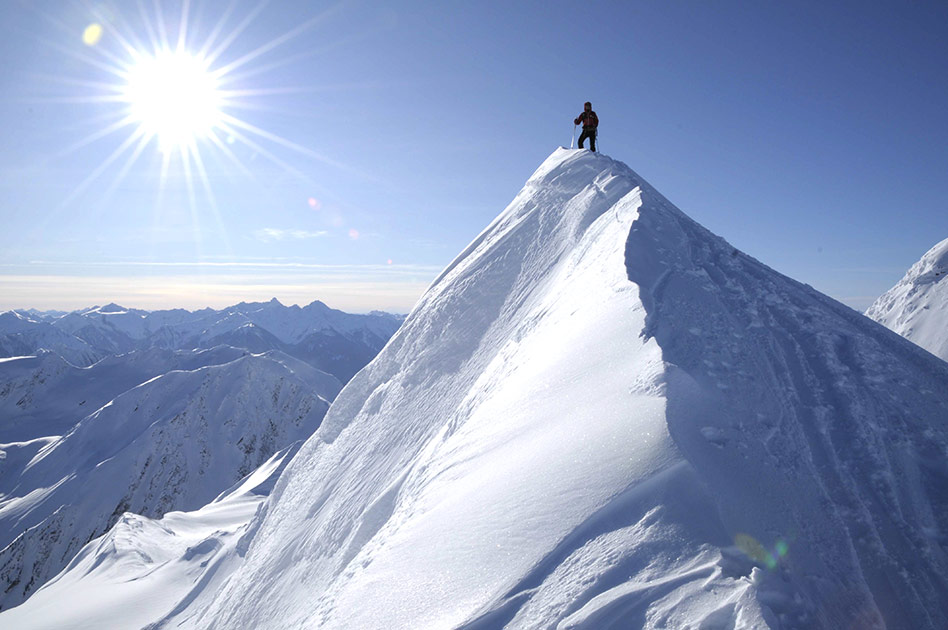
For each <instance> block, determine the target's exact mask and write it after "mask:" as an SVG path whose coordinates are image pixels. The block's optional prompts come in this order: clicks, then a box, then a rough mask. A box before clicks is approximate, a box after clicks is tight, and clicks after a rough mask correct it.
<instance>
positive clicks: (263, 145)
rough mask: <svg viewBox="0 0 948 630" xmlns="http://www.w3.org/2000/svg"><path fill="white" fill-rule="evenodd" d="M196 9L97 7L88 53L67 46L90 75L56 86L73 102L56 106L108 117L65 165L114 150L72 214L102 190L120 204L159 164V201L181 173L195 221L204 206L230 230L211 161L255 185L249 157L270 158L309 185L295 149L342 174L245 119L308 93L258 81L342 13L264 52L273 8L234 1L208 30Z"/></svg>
mask: <svg viewBox="0 0 948 630" xmlns="http://www.w3.org/2000/svg"><path fill="white" fill-rule="evenodd" d="M192 4H193V3H192V2H190V0H184V1H183V2H180V3H175V5H176V6H177V8H176V9H175V10H174V11H175V13H174V15H172V14H171V13H169V11H168V10H167V7H166V3H162V2H160V1H159V0H154V1H153V2H151V3H148V4H146V2H145V1H144V0H138V1H137V2H136V3H132V2H128V3H122V4H121V5H118V4H116V5H113V6H112V7H111V8H110V9H103V8H102V6H103V5H99V6H98V7H97V8H89V7H87V8H86V9H85V10H87V11H88V14H89V22H88V24H87V25H85V26H84V28H83V29H80V31H79V33H78V36H79V37H78V39H79V40H80V41H81V44H80V46H79V49H76V48H75V47H68V46H66V47H64V46H62V45H58V46H57V48H59V49H60V50H63V52H66V53H67V54H69V55H70V56H71V57H72V58H73V59H74V60H76V61H78V62H79V63H80V67H82V68H85V70H86V74H87V76H86V77H75V76H72V77H70V76H61V77H55V78H56V79H57V82H58V83H60V84H61V85H64V86H67V87H68V88H69V91H70V93H68V94H62V95H61V96H60V97H59V98H57V99H54V100H57V101H61V102H64V103H79V104H85V105H93V104H94V105H95V107H96V108H97V109H100V110H102V111H99V112H98V114H97V115H96V117H95V126H94V128H93V129H92V130H91V131H90V132H88V133H87V134H86V135H85V137H83V138H81V139H79V140H77V141H74V142H72V143H71V144H70V145H69V146H68V147H65V148H64V150H63V152H62V154H61V155H66V154H73V153H76V152H79V151H82V150H84V149H86V148H87V147H89V146H90V145H94V144H95V145H100V146H108V144H107V143H109V142H111V143H112V145H111V148H110V152H108V153H107V154H106V155H105V157H104V158H102V159H101V160H100V161H99V162H98V163H93V164H90V167H89V171H88V174H87V176H86V177H85V179H84V180H82V181H81V182H80V183H79V184H78V185H77V186H76V187H75V188H74V189H73V190H72V192H71V193H70V194H69V195H68V196H67V197H66V198H65V199H64V201H63V203H62V205H61V207H63V208H65V207H67V206H70V205H71V204H73V203H74V202H76V201H77V200H78V199H79V198H80V197H82V196H83V195H84V194H85V193H87V192H89V190H90V189H93V190H94V191H95V192H96V194H97V195H102V194H105V195H107V194H110V193H111V192H112V191H114V190H115V189H117V188H118V187H119V186H120V185H121V184H122V181H123V180H124V179H125V178H126V177H127V176H128V175H129V174H130V173H131V172H132V171H133V169H135V168H136V167H137V166H138V165H140V163H142V162H143V161H144V160H145V159H146V158H148V157H149V156H150V164H151V165H153V166H154V168H151V171H153V172H154V174H155V176H156V178H157V190H156V196H155V199H156V200H160V199H161V198H162V196H163V193H164V190H165V188H166V187H167V186H168V185H169V178H170V176H171V173H176V174H178V175H179V176H180V178H183V180H184V183H185V185H186V187H187V191H188V198H189V200H190V203H191V212H192V214H194V215H195V217H196V215H197V213H198V205H199V201H198V200H199V199H201V202H200V205H201V206H202V209H203V208H204V207H206V208H208V209H209V210H210V211H211V213H212V214H213V215H214V220H215V221H216V222H217V223H218V224H220V223H221V218H220V216H219V211H218V209H217V207H216V202H215V200H214V199H215V196H214V193H213V190H212V189H211V185H210V178H209V177H208V168H209V167H208V164H209V163H210V162H211V161H213V163H214V164H221V165H224V166H223V167H222V168H223V170H226V171H228V172H231V173H232V174H233V176H234V177H237V178H251V179H254V173H253V171H252V170H251V169H249V168H248V165H247V164H246V162H247V155H251V156H259V157H261V158H262V159H264V160H266V161H268V162H270V163H271V164H273V165H275V166H276V167H278V168H279V169H280V170H282V171H283V172H286V173H288V174H292V175H294V176H297V177H306V176H305V174H304V173H302V172H300V171H299V169H297V168H295V167H293V166H291V161H292V160H290V159H289V158H288V156H286V151H290V152H292V153H293V154H295V155H297V156H305V157H307V158H311V159H315V160H318V161H321V162H323V163H324V164H329V165H332V166H335V167H340V166H341V165H340V164H338V163H337V162H334V161H333V160H330V159H328V158H326V157H325V156H323V155H320V154H319V153H317V152H315V151H313V150H312V149H310V148H307V147H305V146H302V145H301V144H299V143H297V142H293V141H291V140H289V139H287V138H284V137H282V136H280V135H278V134H276V133H274V132H272V131H268V130H266V129H264V128H262V127H261V126H260V125H259V124H255V121H253V119H252V118H247V117H246V116H245V115H244V114H245V113H246V112H248V111H260V110H266V109H267V104H266V102H265V99H266V98H267V97H268V96H270V95H273V94H274V93H292V92H294V91H299V90H301V89H304V88H301V87H300V86H272V85H252V84H248V81H252V80H253V79H254V78H257V79H259V78H261V76H263V75H265V72H266V69H267V68H271V67H278V66H280V65H282V64H284V63H289V61H292V60H293V59H298V58H299V57H300V56H301V54H300V53H299V52H298V51H297V52H293V53H292V54H286V55H284V57H286V59H283V58H274V57H273V53H274V51H275V50H277V49H278V48H280V47H281V46H285V45H286V44H287V43H288V42H290V41H291V40H294V39H296V38H298V37H299V36H300V35H302V34H303V33H305V32H307V31H308V30H310V29H312V28H314V27H315V26H316V25H317V24H318V23H319V22H320V21H322V20H324V19H325V18H326V17H327V16H328V15H329V14H330V13H332V11H333V9H330V10H327V11H324V12H323V13H321V14H319V15H317V16H315V17H312V18H310V19H308V20H306V21H303V22H302V23H299V24H297V25H296V26H294V27H293V28H291V29H289V30H288V31H286V32H281V33H279V34H277V36H275V37H273V38H272V39H268V40H266V41H263V42H262V43H259V45H256V46H255V47H253V46H248V45H247V42H248V40H249V39H251V38H250V37H249V36H248V34H247V31H248V28H249V27H250V25H251V24H252V23H253V22H254V20H256V19H258V18H259V16H260V13H261V12H262V11H263V10H264V8H265V7H266V6H267V2H265V1H264V2H260V3H258V4H256V5H255V6H253V7H252V8H250V9H249V10H248V9H246V8H245V7H246V5H245V4H240V3H238V2H237V1H236V0H234V1H231V2H230V3H229V4H228V5H227V7H226V8H225V9H224V10H223V11H221V12H220V13H218V14H217V17H216V19H215V21H214V22H213V23H207V24H199V20H198V19H197V17H196V16H198V15H200V13H201V12H200V11H198V10H195V6H192ZM222 4H223V3H222ZM207 7H211V5H207ZM207 7H205V8H207ZM213 8H215V9H216V8H218V5H217V4H214V5H213ZM51 19H54V20H55V21H59V20H58V19H55V18H51ZM61 26H63V27H64V28H65V25H62V24H61ZM72 32H73V33H74V36H75V31H74V30H73V31H72ZM74 41H75V40H74ZM304 55H305V53H304ZM288 60H289V61H288ZM74 65H75V64H74ZM256 66H261V67H260V68H257V67H256ZM93 76H94V78H93ZM240 148H243V149H244V150H245V151H243V152H241V151H239V150H238V149H240ZM146 168H150V167H147V166H146ZM153 179H154V178H153Z"/></svg>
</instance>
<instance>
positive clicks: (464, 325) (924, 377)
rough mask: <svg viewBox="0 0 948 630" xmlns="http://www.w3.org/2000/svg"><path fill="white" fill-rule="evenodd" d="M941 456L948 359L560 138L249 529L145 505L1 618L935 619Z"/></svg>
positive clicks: (664, 623) (447, 623)
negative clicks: (137, 597) (191, 520)
mask: <svg viewBox="0 0 948 630" xmlns="http://www.w3.org/2000/svg"><path fill="white" fill-rule="evenodd" d="M946 455H948V363H946V362H944V361H941V360H939V359H937V358H935V357H933V356H931V355H930V354H929V353H927V352H925V351H923V350H921V349H920V348H918V347H916V346H915V345H913V344H912V343H910V342H908V341H906V340H905V339H902V338H900V337H898V336H896V335H893V334H891V333H890V332H889V331H887V330H886V329H885V328H883V327H882V326H880V325H879V324H877V323H875V322H873V321H871V320H869V319H868V318H866V317H863V316H862V315H860V314H858V313H856V312H854V311H852V310H851V309H849V308H847V307H845V306H843V305H841V304H839V303H837V302H835V301H833V300H832V299H830V298H828V297H826V296H824V295H822V294H820V293H818V292H816V291H815V290H813V289H812V288H810V287H808V286H805V285H802V284H800V283H797V282H795V281H793V280H790V279H788V278H786V277H784V276H782V275H780V274H778V273H776V272H775V271H773V270H771V269H769V268H768V267H766V266H764V265H763V264H761V263H759V262H757V261H756V260H754V259H752V258H750V257H748V256H746V255H745V254H742V253H741V252H739V251H737V250H735V249H734V248H733V247H731V246H730V245H729V244H728V243H726V242H725V241H724V240H722V239H720V238H719V237H716V236H714V235H713V234H711V233H709V232H708V231H707V230H705V229H704V228H702V227H701V226H699V225H698V224H696V223H695V222H693V221H692V220H691V219H689V218H688V217H687V216H685V215H684V214H683V213H682V212H681V211H679V210H678V209H677V208H675V207H674V206H673V205H672V204H671V203H669V202H668V201H667V200H666V199H665V198H664V197H662V196H661V195H660V194H659V193H658V192H657V191H655V190H654V189H653V188H651V187H650V186H649V185H648V184H647V183H646V182H644V181H643V180H642V179H641V178H640V177H639V176H638V175H637V174H635V173H634V172H633V171H632V170H630V169H629V168H628V167H627V166H625V165H624V164H622V163H620V162H617V161H614V160H612V159H610V158H608V157H606V156H602V155H598V154H593V153H590V152H588V151H579V150H576V151H573V150H567V149H559V150H557V151H555V152H554V153H553V154H552V155H551V156H550V157H549V158H548V159H547V160H546V161H545V162H544V163H543V164H542V165H541V166H540V168H539V169H538V170H537V171H536V173H534V175H533V176H532V177H531V178H530V180H529V181H528V182H527V184H526V186H525V187H524V189H523V190H522V191H521V192H520V193H519V194H518V195H517V197H516V198H515V199H514V200H513V202H512V203H511V204H510V205H509V206H508V207H507V209H506V210H504V211H503V213H501V214H500V216H499V217H498V218H497V219H496V220H495V221H494V222H493V223H492V224H491V225H490V226H489V227H488V228H487V229H486V230H485V231H484V232H483V233H482V234H481V235H480V236H478V237H477V238H476V239H475V240H474V242H472V243H471V245H470V246H469V247H468V248H467V249H466V250H465V251H464V252H462V253H461V254H460V255H459V256H458V258H457V259H456V260H455V261H454V262H453V263H452V264H451V265H449V266H448V268H447V269H446V270H445V271H444V272H443V273H442V275H441V276H440V277H439V278H438V279H437V280H436V281H435V282H434V284H433V285H432V286H431V287H430V289H429V290H428V291H427V293H426V294H425V295H424V296H423V297H422V298H421V300H420V301H419V303H418V305H417V306H416V308H415V309H414V310H413V312H412V313H411V314H410V315H409V317H408V319H407V320H406V321H405V323H404V325H403V326H402V328H401V329H400V330H399V331H398V333H396V334H395V336H394V337H393V338H392V340H391V341H390V342H389V344H388V345H387V346H386V347H385V349H384V350H383V351H382V352H381V353H380V354H379V355H378V357H377V358H376V359H375V360H374V361H373V362H372V363H370V364H369V365H368V366H367V367H366V368H365V369H363V370H362V371H361V372H359V373H358V374H357V375H356V376H355V377H354V378H353V379H352V380H351V381H350V382H349V383H348V385H346V387H345V388H344V389H343V390H342V392H341V393H340V394H339V396H338V397H337V398H336V399H335V401H334V402H333V404H332V406H331V407H330V409H329V411H328V413H327V414H326V416H325V418H324V420H323V422H322V424H321V425H320V427H319V429H318V430H317V431H316V433H315V434H314V435H313V436H312V437H311V438H310V439H309V440H308V441H307V442H306V443H305V444H303V445H302V447H301V448H300V450H299V452H298V453H296V455H295V456H294V457H293V459H292V461H290V462H289V464H287V466H286V469H285V470H284V471H283V473H282V475H280V477H279V479H278V480H277V482H276V485H275V487H274V489H273V491H272V493H271V494H270V496H269V497H268V498H267V499H265V500H262V501H261V502H260V504H259V508H258V509H257V511H256V514H255V516H253V517H252V518H250V519H249V522H247V521H242V520H241V518H235V519H234V520H233V521H231V522H230V524H229V525H227V526H226V527H224V528H223V529H222V531H225V532H236V531H238V530H239V531H240V534H239V536H240V542H239V543H234V542H219V543H208V544H206V545H205V543H198V544H197V546H196V547H194V546H191V542H188V543H187V545H189V546H188V547H184V546H182V545H181V544H177V545H175V544H174V543H172V542H171V541H172V540H173V539H174V537H173V536H172V535H169V534H167V533H161V532H172V534H173V533H174V532H176V531H177V528H184V527H189V526H186V525H184V524H183V521H182V519H181V517H179V516H177V515H166V516H165V518H164V519H163V520H161V521H157V522H155V521H147V522H146V521H144V520H143V519H137V518H136V517H132V516H127V517H123V521H121V522H122V523H124V525H122V526H121V529H118V528H116V529H113V531H112V532H111V533H109V534H107V535H106V537H104V538H100V539H98V540H94V541H92V542H91V543H89V545H87V546H86V547H85V548H84V549H83V551H82V552H81V553H80V555H79V556H78V558H77V560H76V561H75V562H73V563H72V564H71V565H70V566H69V567H67V568H66V570H65V571H64V572H63V573H61V574H60V575H59V576H57V577H56V578H55V579H54V580H52V581H50V582H49V583H48V584H47V585H46V586H45V587H44V588H43V589H41V590H40V591H39V592H38V593H37V594H36V595H35V596H34V597H33V598H31V599H30V600H28V601H27V602H26V603H25V604H23V605H22V606H19V607H17V608H14V609H12V610H10V611H7V612H4V613H0V626H4V627H6V626H9V627H17V628H93V627H102V626H101V620H102V619H103V616H102V614H103V613H102V611H103V610H108V611H109V619H110V624H111V627H115V628H138V627H143V626H145V625H146V623H153V624H155V625H154V626H149V627H155V628H158V627H160V628H202V629H203V628H218V629H234V628H255V629H256V628H302V627H306V628H322V629H344V628H345V629H351V628H359V629H383V628H384V629H386V630H396V629H405V630H409V629H410V630H425V629H431V630H436V629H437V630H442V629H456V630H494V629H500V628H509V629H524V630H526V629H530V630H535V629H541V628H543V629H557V630H566V629H572V630H610V629H616V630H618V629H620V628H622V629H626V628H675V629H694V630H697V629H702V630H718V629H721V630H723V629H725V628H734V629H764V628H771V629H778V628H779V629H781V630H783V629H788V628H790V629H804V628H806V629H812V628H816V629H825V630H837V629H840V628H846V629H849V628H860V629H873V628H880V629H881V628H889V629H906V630H909V629H911V630H941V629H943V628H946V627H948V608H946V605H945V603H946V602H948V556H946V546H948V458H946ZM212 507H213V504H212V506H209V508H208V509H211V508H212ZM244 517H246V513H244ZM175 519H177V520H175ZM134 523H140V526H138V527H133V526H132V524H134ZM242 523H243V524H242ZM137 530H141V534H139V533H137ZM116 532H119V533H120V534H121V537H122V539H123V540H124V542H123V544H122V545H117V544H113V545H112V546H111V547H109V546H108V545H107V544H106V543H107V541H109V540H110V538H109V537H110V536H111V537H115V536H118V535H119V534H118V533H116ZM182 535H183V534H182ZM203 535H204V532H203V531H202V533H201V534H200V536H203ZM235 535H237V534H222V535H221V538H222V539H223V538H227V536H231V537H233V536H235ZM200 536H195V537H192V538H187V540H189V541H190V540H197V538H200ZM182 540H184V538H183V539H182ZM227 540H228V541H232V538H228V539H227ZM149 544H155V545H157V547H158V548H157V549H155V551H154V552H153V553H152V552H148V553H147V555H148V556H149V557H150V558H152V561H155V562H158V563H167V564H162V566H168V567H169V569H168V570H167V572H166V573H165V575H171V574H172V572H173V574H174V576H175V577H174V579H167V580H164V579H163V578H161V577H156V579H155V580H153V581H150V582H147V583H148V584H149V585H150V586H152V587H153V588H151V589H150V590H149V591H148V595H147V597H148V598H150V599H149V600H148V601H146V602H145V604H143V605H144V606H145V607H147V608H148V612H146V613H142V612H141V611H138V610H135V609H134V607H133V606H127V607H126V606H119V605H117V604H116V602H126V601H129V599H128V598H129V595H128V593H129V592H131V589H134V588H135V586H134V584H133V583H134V582H135V580H136V579H138V578H139V577H140V576H141V575H142V571H143V569H142V567H143V566H145V565H147V564H148V561H136V560H135V557H136V556H135V554H139V556H140V554H141V553H142V551H141V550H142V549H146V548H147V545H149ZM212 547H213V549H214V550H215V552H214V557H213V559H212V560H211V563H212V564H213V565H214V566H215V567H217V569H215V571H214V572H213V576H212V577H208V571H205V570H204V566H205V565H202V564H201V563H202V562H205V561H206V560H207V559H206V558H204V557H203V555H202V554H203V552H204V551H205V550H210V549H211V548H212ZM195 549H197V552H196V551H195ZM94 558H103V559H104V558H107V559H108V562H107V563H106V564H103V565H102V566H104V567H106V568H105V569H101V570H94V567H95V566H96V563H98V562H100V560H97V559H94ZM156 559H157V560H156ZM101 562H105V560H101ZM125 566H127V567H128V568H127V570H126V569H123V568H122V567H125ZM75 593H83V594H87V596H88V598H89V599H88V600H86V601H84V602H83V604H82V605H75V606H74V607H72V608H71V609H70V610H68V612H64V611H63V610H54V604H53V602H64V603H68V602H70V601H72V600H71V599H70V598H71V597H73V596H74V594H75ZM157 599H161V602H160V604H155V605H152V604H151V603H149V602H151V601H152V600H157Z"/></svg>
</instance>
